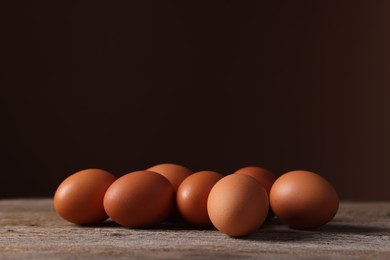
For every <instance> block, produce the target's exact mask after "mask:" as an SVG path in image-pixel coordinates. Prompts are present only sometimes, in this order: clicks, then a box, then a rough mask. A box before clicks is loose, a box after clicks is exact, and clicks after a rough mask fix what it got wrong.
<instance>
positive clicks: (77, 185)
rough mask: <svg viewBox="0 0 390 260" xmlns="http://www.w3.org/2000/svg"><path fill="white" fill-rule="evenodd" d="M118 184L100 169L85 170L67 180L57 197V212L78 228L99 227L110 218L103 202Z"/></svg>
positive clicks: (60, 186)
mask: <svg viewBox="0 0 390 260" xmlns="http://www.w3.org/2000/svg"><path fill="white" fill-rule="evenodd" d="M115 180H116V177H115V176H114V175H112V174H111V173H109V172H107V171H104V170H101V169H86V170H82V171H79V172H76V173H74V174H72V175H70V176H69V177H68V178H66V179H65V180H64V181H63V182H62V183H61V184H60V185H59V186H58V188H57V190H56V192H55V194H54V208H55V210H56V211H57V213H58V214H59V215H60V216H61V217H63V218H64V219H66V220H67V221H69V222H72V223H75V224H79V225H89V224H96V223H99V222H102V221H104V220H105V219H107V218H108V216H107V214H106V212H105V210H104V207H103V198H104V194H105V192H106V191H107V189H108V188H109V186H110V185H111V184H112V183H113V182H114V181H115Z"/></svg>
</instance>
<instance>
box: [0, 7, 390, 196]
mask: <svg viewBox="0 0 390 260" xmlns="http://www.w3.org/2000/svg"><path fill="white" fill-rule="evenodd" d="M2 5H3V6H2V7H1V10H2V11H3V12H4V13H5V15H4V16H2V17H5V21H3V22H2V27H3V29H2V32H1V34H2V37H1V39H2V42H3V44H5V45H3V47H2V50H1V52H2V58H1V63H2V65H3V69H2V70H1V92H0V109H1V110H0V116H1V129H0V134H1V169H0V170H1V181H0V197H3V198H4V197H22V196H51V195H52V194H53V192H54V191H55V188H56V186H57V185H58V184H59V183H60V182H61V181H62V180H63V179H64V178H65V177H66V176H67V175H69V174H71V173H72V172H74V171H77V170H80V169H83V168H88V167H101V168H105V169H107V170H110V171H112V172H113V173H114V174H115V175H117V176H121V175H122V174H124V173H127V172H129V171H132V170H137V169H144V168H146V167H149V166H151V165H153V164H156V163H160V162H168V161H169V162H176V163H180V164H183V165H186V166H188V167H190V168H192V169H193V170H202V169H214V170H217V171H220V172H222V173H224V174H228V173H230V172H232V171H234V170H236V169H237V168H240V167H242V166H246V165H251V164H255V165H261V166H264V167H267V168H269V169H271V170H273V171H274V172H275V173H277V174H281V173H283V172H285V171H288V170H292V169H308V170H312V171H315V172H318V173H320V174H321V175H323V176H325V177H326V178H328V179H329V180H330V181H331V182H332V183H333V184H334V186H335V187H336V189H337V190H338V191H339V193H340V196H341V198H342V199H380V200H384V199H387V200H388V199H390V191H389V188H388V187H389V181H390V175H389V170H390V137H389V135H390V116H389V115H390V102H389V95H390V88H389V86H390V50H389V46H390V15H389V10H390V2H389V1H386V0H384V1H288V0H286V1H206V2H198V1H154V2H150V1H92V0H91V1H37V0H34V1H11V4H8V5H7V6H6V5H5V4H4V3H2Z"/></svg>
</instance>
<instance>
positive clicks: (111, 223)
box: [77, 219, 122, 228]
mask: <svg viewBox="0 0 390 260" xmlns="http://www.w3.org/2000/svg"><path fill="white" fill-rule="evenodd" d="M77 226H78V227H82V228H113V227H122V226H121V225H119V224H118V223H116V222H114V221H113V220H110V219H109V220H106V221H103V222H100V223H96V224H89V225H77Z"/></svg>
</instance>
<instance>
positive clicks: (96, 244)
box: [0, 199, 390, 260]
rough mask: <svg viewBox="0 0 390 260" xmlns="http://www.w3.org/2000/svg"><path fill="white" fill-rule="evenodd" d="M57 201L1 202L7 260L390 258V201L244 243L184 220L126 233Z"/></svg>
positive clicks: (269, 231)
mask: <svg viewBox="0 0 390 260" xmlns="http://www.w3.org/2000/svg"><path fill="white" fill-rule="evenodd" d="M52 203H53V202H52V200H51V199H34V200H21V199H18V200H0V258H1V259H88V258H89V259H91V258H92V259H129V258H164V259H177V258H185V259H186V258H197V259H204V258H211V257H213V258H223V259H225V258H239V257H245V258H261V259H296V258H297V257H300V258H301V259H386V260H388V259H390V203H385V202H382V203H380V202H375V203H372V202H371V203H368V202H365V203H359V202H343V203H342V204H341V207H340V210H339V212H338V214H337V216H336V218H335V219H334V220H333V221H332V222H331V223H329V224H328V225H326V226H324V227H322V228H320V229H318V230H311V231H300V230H292V229H289V228H288V227H287V226H285V225H282V224H281V223H279V222H278V221H277V220H273V221H271V223H268V224H266V225H264V226H263V227H262V228H261V229H260V230H258V232H256V233H254V234H252V235H250V236H248V237H246V238H241V239H236V238H230V237H227V236H226V235H224V234H222V233H220V232H218V231H216V230H213V229H210V230H196V229H193V228H191V227H190V226H187V225H185V224H180V223H176V224H173V223H166V224H162V225H160V226H158V227H155V228H151V229H136V230H134V229H126V228H123V227H120V226H118V225H116V224H115V223H113V222H110V221H108V222H106V223H104V224H102V225H100V226H93V227H80V226H76V225H73V224H71V223H68V222H66V221H64V220H62V219H61V218H60V217H59V216H57V214H56V213H55V212H54V210H53V206H52Z"/></svg>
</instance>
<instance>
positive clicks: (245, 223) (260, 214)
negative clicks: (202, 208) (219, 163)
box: [207, 174, 269, 237]
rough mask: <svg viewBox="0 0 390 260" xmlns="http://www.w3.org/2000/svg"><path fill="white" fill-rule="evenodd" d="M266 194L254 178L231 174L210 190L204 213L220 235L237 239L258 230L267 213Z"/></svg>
mask: <svg viewBox="0 0 390 260" xmlns="http://www.w3.org/2000/svg"><path fill="white" fill-rule="evenodd" d="M268 208H269V203H268V196H267V192H266V191H265V189H264V188H263V186H261V185H260V183H258V182H257V181H256V180H255V179H254V178H252V177H250V176H247V175H245V174H231V175H229V176H226V177H224V178H222V179H221V180H220V181H218V182H217V183H216V184H215V185H214V187H213V188H212V189H211V191H210V194H209V198H208V201H207V211H208V213H209V217H210V220H211V222H212V223H213V224H214V226H215V227H216V228H217V229H218V230H219V231H221V232H223V233H225V234H227V235H229V236H232V237H240V236H245V235H248V234H250V233H252V232H254V231H255V230H256V229H258V228H259V227H260V226H261V225H262V224H263V222H264V220H265V218H266V216H267V213H268Z"/></svg>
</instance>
